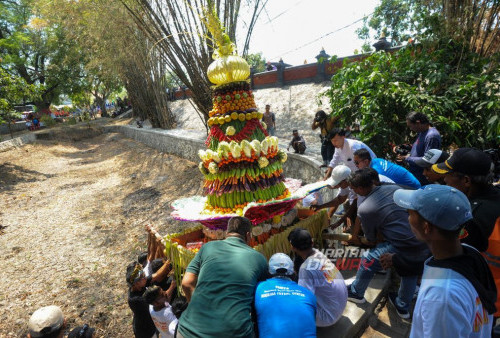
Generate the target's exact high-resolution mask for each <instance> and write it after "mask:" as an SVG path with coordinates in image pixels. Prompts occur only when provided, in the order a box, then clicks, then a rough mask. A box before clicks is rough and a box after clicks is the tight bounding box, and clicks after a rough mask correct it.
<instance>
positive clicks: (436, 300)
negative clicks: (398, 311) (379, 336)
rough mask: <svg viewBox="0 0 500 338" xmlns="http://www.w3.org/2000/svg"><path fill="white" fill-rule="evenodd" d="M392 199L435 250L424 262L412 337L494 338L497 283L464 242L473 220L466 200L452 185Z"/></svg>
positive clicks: (404, 193)
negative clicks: (462, 234) (465, 229)
mask: <svg viewBox="0 0 500 338" xmlns="http://www.w3.org/2000/svg"><path fill="white" fill-rule="evenodd" d="M393 198H394V202H396V204H398V205H399V206H400V207H403V208H405V209H407V210H408V213H409V218H408V220H409V222H410V226H411V230H412V231H413V232H414V233H415V236H416V237H417V239H419V240H421V241H423V242H425V243H427V245H428V246H429V249H430V250H431V252H432V257H431V258H429V259H428V260H427V261H426V262H425V267H424V274H423V276H422V285H421V286H420V290H419V293H418V298H417V304H416V305H415V310H414V313H413V322H412V327H411V332H410V337H422V338H423V337H477V338H483V337H484V338H486V337H491V327H492V323H493V313H495V311H496V308H495V300H496V286H495V281H494V280H493V276H492V275H491V272H490V269H489V267H488V265H487V263H486V260H485V259H484V257H482V256H481V254H480V253H479V252H478V251H477V250H476V249H474V248H473V247H471V246H469V245H467V244H461V243H460V239H459V234H460V231H461V230H462V228H463V226H464V224H465V223H467V222H468V221H470V220H471V219H472V213H471V206H470V203H469V201H468V199H467V197H466V196H465V195H464V194H463V193H462V192H461V191H459V190H457V189H455V188H452V187H450V186H444V185H437V184H430V185H426V186H425V187H424V189H419V190H402V189H400V190H397V191H396V192H395V193H394V196H393Z"/></svg>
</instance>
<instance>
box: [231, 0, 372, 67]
mask: <svg viewBox="0 0 500 338" xmlns="http://www.w3.org/2000/svg"><path fill="white" fill-rule="evenodd" d="M378 3H379V1H378V0H348V1H340V0H269V1H268V2H267V5H266V11H263V12H262V14H261V16H260V17H259V21H258V23H257V25H256V26H255V28H254V31H253V35H252V40H251V44H250V53H257V52H262V55H263V57H264V58H265V59H266V60H271V61H279V59H280V58H283V61H285V62H286V63H289V64H292V65H299V64H303V63H304V59H307V62H309V63H311V62H316V59H315V58H314V57H315V56H316V55H318V53H319V51H320V50H321V48H323V47H324V48H325V50H326V52H327V53H328V54H330V55H337V56H339V57H340V56H347V55H352V54H353V51H354V50H355V49H360V47H361V45H362V43H363V42H362V41H361V40H359V39H358V38H357V35H356V33H355V31H356V29H357V28H359V27H361V26H362V22H358V23H357V24H354V25H352V26H350V27H348V28H345V29H342V30H340V31H338V32H334V31H336V30H338V29H340V28H342V27H344V26H347V25H350V24H352V23H353V22H355V21H356V20H359V19H361V18H363V16H365V15H369V14H371V13H372V12H373V9H374V8H375V6H376V5H377V4H378ZM331 32H334V33H331ZM328 33H331V34H329V35H328V36H326V37H323V38H321V37H322V36H324V35H327V34H328ZM320 38H321V39H320ZM316 39H318V41H315V42H313V41H314V40H316ZM239 42H241V43H242V42H243V41H242V40H240V41H239ZM373 42H375V41H373ZM238 45H239V44H238ZM304 45H306V46H304Z"/></svg>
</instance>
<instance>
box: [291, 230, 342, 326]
mask: <svg viewBox="0 0 500 338" xmlns="http://www.w3.org/2000/svg"><path fill="white" fill-rule="evenodd" d="M288 240H289V241H290V244H291V246H292V251H294V252H295V254H296V255H298V256H300V257H301V258H302V259H303V260H304V262H303V263H302V265H301V266H300V269H299V281H298V284H299V285H301V286H303V287H305V288H306V289H308V290H310V291H311V292H312V293H314V295H315V296H316V304H317V310H316V326H319V327H324V326H330V325H333V324H335V323H336V322H337V321H338V320H339V318H340V317H341V316H342V313H343V312H344V309H345V306H346V304H347V287H346V286H345V282H344V278H343V277H342V274H341V273H340V271H339V270H338V269H337V267H336V266H335V264H333V263H332V261H330V259H328V258H327V257H326V256H325V255H324V254H323V253H322V252H321V251H318V250H316V249H314V248H313V241H312V237H311V234H310V233H309V232H308V231H307V230H305V229H303V228H295V229H293V231H292V232H290V234H289V235H288Z"/></svg>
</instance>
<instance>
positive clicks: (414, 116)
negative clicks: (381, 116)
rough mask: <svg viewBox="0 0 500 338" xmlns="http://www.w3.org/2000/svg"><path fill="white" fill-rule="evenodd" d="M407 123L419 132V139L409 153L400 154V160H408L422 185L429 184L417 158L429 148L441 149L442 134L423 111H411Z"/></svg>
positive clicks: (411, 170) (412, 129) (411, 169)
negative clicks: (417, 162)
mask: <svg viewBox="0 0 500 338" xmlns="http://www.w3.org/2000/svg"><path fill="white" fill-rule="evenodd" d="M406 125H407V126H408V128H410V130H411V131H414V132H416V133H418V134H417V139H416V140H415V142H414V143H413V145H412V147H411V151H410V153H409V154H408V155H405V156H402V155H398V159H399V160H400V161H406V162H408V165H409V166H410V172H411V173H412V174H413V175H414V176H415V177H416V178H417V179H418V180H419V182H420V184H421V185H426V184H429V181H427V178H425V176H424V174H423V172H424V170H423V168H421V167H419V166H418V165H417V164H415V161H416V160H417V159H420V158H421V157H422V156H424V154H425V152H426V151H427V150H429V149H441V135H440V134H439V131H438V130H437V129H436V128H434V127H431V124H430V122H429V119H428V118H427V116H426V115H425V114H423V113H417V112H411V113H409V114H408V115H407V116H406Z"/></svg>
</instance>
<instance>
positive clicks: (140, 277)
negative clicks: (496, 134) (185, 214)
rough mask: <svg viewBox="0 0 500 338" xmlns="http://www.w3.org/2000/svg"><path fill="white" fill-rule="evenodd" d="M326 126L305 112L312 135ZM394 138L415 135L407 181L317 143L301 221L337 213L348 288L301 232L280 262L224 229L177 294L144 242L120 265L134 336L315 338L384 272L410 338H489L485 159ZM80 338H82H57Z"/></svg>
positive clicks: (51, 324) (376, 162) (366, 153)
mask: <svg viewBox="0 0 500 338" xmlns="http://www.w3.org/2000/svg"><path fill="white" fill-rule="evenodd" d="M266 113H268V117H267V119H268V121H269V125H268V128H269V127H271V128H273V127H274V126H273V125H271V121H273V117H272V115H270V114H269V113H270V110H269V109H267V111H266ZM326 119H330V118H329V117H326ZM335 122H336V121H333V122H331V123H330V122H328V121H327V120H325V117H324V116H323V114H322V113H320V112H318V114H317V116H316V118H315V122H314V123H313V128H315V126H316V128H322V127H321V124H322V123H324V124H327V123H330V127H332V126H333V124H334V123H335ZM407 125H408V127H409V129H410V130H412V131H415V132H417V133H418V135H417V138H416V140H415V142H414V143H413V145H412V146H411V149H410V150H409V152H408V154H404V153H400V154H399V155H398V159H399V160H400V161H401V162H400V163H407V164H408V169H406V168H405V167H403V166H402V165H399V164H397V163H392V162H390V161H388V160H386V159H384V158H380V157H377V156H376V154H375V153H374V152H373V151H372V150H371V149H370V147H369V146H368V145H366V144H365V143H363V142H361V141H359V140H355V139H351V138H349V137H347V136H348V135H347V133H346V131H345V130H343V129H341V128H335V127H332V128H330V130H329V131H328V133H327V134H325V135H323V130H322V139H324V140H327V141H328V142H329V144H331V146H332V147H333V151H332V150H331V149H330V146H329V145H328V144H326V143H324V148H325V154H326V155H327V156H326V159H327V161H325V163H328V168H327V170H326V173H325V176H324V177H323V178H322V179H324V180H327V181H328V185H329V187H330V188H335V189H338V194H337V196H336V197H335V198H333V199H332V200H330V201H325V203H322V201H320V198H318V199H317V200H318V201H317V203H313V204H311V206H310V208H311V209H313V210H320V209H325V208H328V209H329V213H328V214H329V215H330V216H333V214H334V213H336V215H337V216H338V217H337V218H336V219H337V221H335V222H334V223H333V224H332V225H331V226H332V227H339V226H341V225H344V227H343V229H344V231H345V232H348V233H349V234H350V235H351V240H350V242H349V244H351V245H364V246H368V247H369V248H370V249H369V250H367V251H365V253H364V256H363V257H362V259H361V262H360V264H359V268H358V270H357V273H356V276H355V278H354V280H353V281H352V283H349V284H348V285H346V282H345V281H344V278H343V276H342V273H341V272H340V271H339V269H338V268H337V267H336V266H335V264H334V263H333V262H332V261H331V259H330V258H329V257H327V256H325V254H324V253H323V252H321V251H319V250H317V249H316V248H315V245H314V240H313V238H312V236H311V234H310V233H309V232H308V231H307V230H305V229H302V228H294V229H293V230H292V231H291V232H290V233H289V236H288V240H289V242H290V246H291V248H292V252H291V253H276V254H274V255H273V256H272V257H270V259H269V261H267V260H266V259H265V258H264V256H263V255H262V254H260V253H259V252H257V251H256V250H253V249H252V248H251V247H250V246H249V244H248V243H250V239H251V233H252V224H251V222H250V221H249V220H248V219H247V218H244V217H233V218H231V219H230V220H229V222H228V226H227V231H226V238H225V239H224V240H219V241H211V242H208V243H205V244H204V245H203V246H202V247H201V249H200V250H199V251H198V252H197V254H196V256H195V258H194V259H193V260H192V261H191V262H190V264H189V266H188V267H187V269H186V271H185V273H184V275H183V278H182V283H181V285H180V286H178V285H177V284H176V282H175V279H174V278H173V266H172V264H171V262H170V261H169V260H167V259H165V258H164V257H163V253H162V252H161V249H160V247H158V246H155V243H156V241H154V240H151V241H149V243H150V244H151V245H150V247H149V248H148V252H147V253H144V254H141V255H140V256H139V257H138V259H137V261H134V262H132V263H130V264H129V265H128V266H127V270H126V282H127V285H128V287H129V291H128V304H129V306H130V309H131V310H132V312H133V321H132V326H133V331H134V335H135V337H140V338H142V337H144V338H150V337H179V338H183V337H186V338H187V337H255V336H260V337H315V336H316V330H317V328H318V327H328V326H331V325H334V324H335V323H336V322H337V321H338V320H339V319H340V318H341V317H342V314H343V312H344V309H345V307H346V304H347V302H348V301H351V302H354V303H358V304H359V303H365V302H366V299H365V291H366V289H367V288H368V286H369V284H370V282H371V280H372V278H373V276H374V274H375V273H377V272H380V271H382V270H387V269H394V270H395V272H396V273H397V275H398V276H399V286H398V291H397V292H395V293H389V294H388V295H387V298H388V300H389V302H390V303H391V304H392V306H393V307H394V309H395V311H396V313H397V314H398V315H399V316H400V317H401V318H403V319H408V318H410V317H412V326H411V332H410V337H426V336H431V337H453V336H457V337H490V336H492V333H493V332H494V329H495V320H496V319H498V318H499V317H500V299H499V298H498V293H497V287H498V286H499V284H500V208H499V206H500V188H499V187H497V186H495V185H494V184H493V169H494V165H493V162H492V159H491V158H490V156H489V155H488V154H486V153H485V152H483V151H481V150H478V149H474V148H460V149H457V150H455V151H454V152H453V153H452V154H451V155H450V154H448V152H447V151H446V150H444V149H441V138H440V134H439V132H438V131H437V130H436V128H434V127H432V126H431V124H430V121H429V120H428V119H427V117H426V116H425V115H424V114H421V113H411V114H409V115H408V117H407ZM295 136H299V135H298V133H297V135H294V137H295ZM299 141H300V140H298V142H299ZM290 145H291V146H293V145H294V144H293V143H292V144H290ZM304 147H305V144H304ZM299 149H301V148H299ZM299 152H300V151H299ZM330 155H331V158H330V159H329V160H328V156H330ZM341 205H342V206H343V207H342V208H339V207H340V206H341ZM339 209H342V210H339ZM287 254H293V259H292V258H291V257H290V256H288V255H287ZM178 287H179V288H180V290H178V289H177V288H178ZM178 291H182V292H178ZM181 293H182V294H183V296H181V295H180V294H181ZM415 298H416V304H415V306H414V309H413V310H412V303H413V302H414V300H415ZM65 326H66V323H65V320H64V316H63V314H62V312H61V310H60V309H59V308H58V307H56V306H50V307H45V308H42V309H39V310H38V311H36V312H35V313H33V315H32V317H31V319H30V322H29V331H30V337H60V336H62V332H64V330H65ZM93 334H95V330H93V329H92V328H90V327H88V325H85V326H82V327H77V328H75V329H74V330H73V331H72V332H71V333H70V337H92V336H93Z"/></svg>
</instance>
